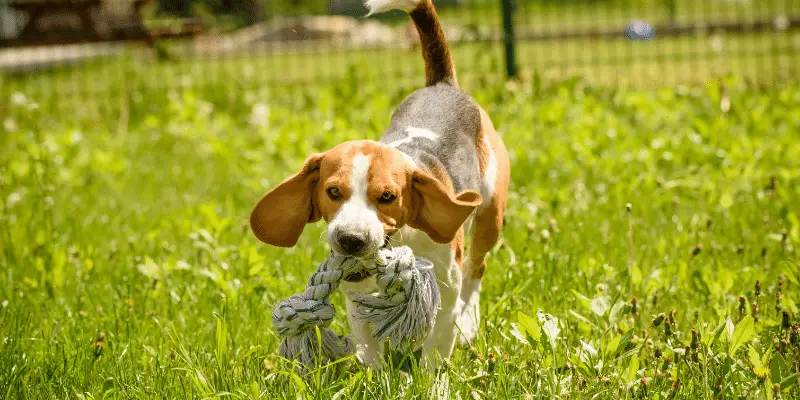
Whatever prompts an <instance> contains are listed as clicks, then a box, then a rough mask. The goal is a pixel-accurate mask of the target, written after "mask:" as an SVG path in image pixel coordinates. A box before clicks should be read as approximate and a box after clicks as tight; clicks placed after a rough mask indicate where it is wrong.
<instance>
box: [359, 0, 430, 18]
mask: <svg viewBox="0 0 800 400" xmlns="http://www.w3.org/2000/svg"><path fill="white" fill-rule="evenodd" d="M420 2H421V1H420V0H366V1H365V2H364V3H365V4H366V6H367V8H368V9H369V14H367V16H370V15H373V14H379V13H383V12H387V11H391V10H402V11H405V12H409V11H411V10H413V9H415V8H417V6H418V5H419V3H420Z"/></svg>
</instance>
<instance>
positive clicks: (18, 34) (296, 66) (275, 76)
mask: <svg viewBox="0 0 800 400" xmlns="http://www.w3.org/2000/svg"><path fill="white" fill-rule="evenodd" d="M435 4H436V5H437V9H438V12H439V15H440V17H441V19H442V21H443V24H444V26H445V32H446V35H447V37H448V39H449V41H450V43H451V47H452V52H453V57H454V58H455V63H456V67H457V69H458V73H459V76H460V77H466V78H465V79H467V80H469V79H476V80H477V81H480V80H481V79H485V78H486V77H504V76H507V75H513V76H517V77H520V78H522V79H539V78H542V77H544V78H552V79H562V78H566V77H570V76H581V77H584V78H586V79H588V80H591V81H594V82H596V83H598V84H608V85H619V84H636V85H647V86H661V85H674V84H682V83H688V82H693V81H702V80H705V79H709V78H715V77H720V76H725V75H729V74H736V75H740V76H742V77H743V78H744V79H749V80H753V81H758V82H762V83H765V84H775V83H780V82H782V81H786V80H794V79H796V78H797V77H798V65H800V62H798V61H800V57H798V54H799V53H800V52H799V51H798V50H800V30H798V29H797V28H798V27H799V26H800V2H798V1H797V0H701V1H696V0H516V1H515V0H436V1H435ZM364 13H365V8H364V7H363V5H362V0H307V1H299V0H279V1H269V0H263V1H259V0H197V1H188V0H187V1H175V0H172V1H167V0H160V1H149V0H112V1H103V0H0V24H1V25H0V35H2V36H0V45H1V46H2V48H0V92H2V93H11V92H14V91H22V92H37V91H40V92H41V91H48V92H51V93H52V95H53V96H67V95H72V96H79V95H80V96H83V97H90V95H99V94H103V93H108V92H110V91H113V90H119V87H120V85H123V86H127V87H130V86H136V85H146V86H148V87H151V88H162V87H163V88H179V87H184V86H187V85H213V84H225V83H226V82H231V81H236V82H239V83H242V84H246V85H250V86H259V85H265V86H273V85H286V84H291V85H294V84H300V85H308V84H320V83H326V82H334V81H338V80H342V79H346V78H347V77H348V76H349V74H350V71H352V70H353V69H354V68H359V67H360V68H365V69H367V70H368V71H369V74H370V76H371V77H373V78H375V79H379V80H388V79H392V80H394V81H408V82H415V83H419V81H420V79H421V76H422V71H423V70H422V68H423V67H422V62H421V60H420V58H419V49H418V48H417V45H418V44H417V37H416V33H415V31H414V30H413V27H412V26H411V25H410V22H409V20H408V18H407V17H406V16H405V15H403V14H402V13H399V12H398V13H390V14H386V15H380V16H373V17H369V18H364ZM0 103H2V101H0Z"/></svg>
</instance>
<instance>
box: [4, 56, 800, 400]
mask: <svg viewBox="0 0 800 400" xmlns="http://www.w3.org/2000/svg"><path fill="white" fill-rule="evenodd" d="M234 65H235V64H231V71H232V72H235V71H237V68H239V67H234ZM165 68H167V67H166V66H165V65H156V66H136V67H134V68H133V69H135V70H137V71H139V73H140V74H139V75H134V76H132V77H131V78H130V79H126V80H119V79H115V78H114V77H113V75H112V76H108V77H104V76H102V75H95V78H93V79H92V84H93V85H97V86H98V87H104V88H108V90H105V89H104V91H103V93H105V94H106V95H107V96H109V97H108V98H107V99H105V98H104V100H103V101H101V102H89V101H85V102H84V101H83V99H85V98H84V97H80V96H81V94H80V92H74V94H73V96H75V97H71V95H69V94H67V93H61V92H59V90H60V88H62V87H66V86H65V85H68V84H69V83H68V82H72V81H71V79H72V78H73V77H74V76H83V75H81V74H84V73H85V72H84V71H82V70H75V71H73V72H70V73H66V74H62V73H52V74H49V75H46V76H37V77H36V78H35V79H31V78H29V79H30V80H29V81H28V82H29V84H24V85H18V86H12V85H17V84H18V83H19V81H18V80H16V79H17V78H15V80H13V81H11V82H10V83H8V85H7V86H5V87H4V89H3V90H2V91H0V93H2V95H0V96H2V97H0V104H2V105H3V106H2V108H0V112H2V115H0V122H2V123H3V129H4V133H3V134H2V136H0V141H2V143H0V149H2V150H0V245H2V249H3V251H2V253H0V398H5V399H27V398H211V397H223V398H224V397H228V398H242V399H244V398H259V397H261V398H266V399H278V398H298V397H300V398H318V399H328V398H347V399H350V398H354V399H355V398H381V399H382V398H432V397H434V395H435V394H436V393H437V392H438V393H443V392H444V393H446V394H444V395H442V397H443V398H489V399H520V398H595V397H596V398H613V399H627V398H710V397H713V396H715V394H716V396H718V397H720V398H740V397H741V398H772V396H773V391H774V385H775V384H776V383H781V384H782V387H781V388H780V389H779V390H778V394H780V396H782V398H785V399H789V398H797V397H798V396H799V395H800V385H798V384H797V375H794V374H796V373H797V361H798V358H800V347H798V346H800V344H798V343H797V334H798V333H800V332H798V331H797V328H795V333H794V334H792V333H790V332H791V328H789V329H786V328H784V327H782V325H781V318H782V317H781V314H780V312H779V311H778V308H777V307H776V306H777V304H776V293H777V292H778V291H779V290H782V292H781V293H782V298H781V302H780V311H785V312H786V313H787V317H788V318H789V321H790V322H791V323H795V324H796V323H798V319H799V318H798V307H797V304H798V302H800V296H798V293H800V291H798V287H799V286H798V285H800V275H799V274H798V270H800V264H799V263H800V260H799V259H798V256H797V246H798V243H800V202H798V201H797V199H798V197H799V196H800V173H799V172H798V171H800V161H798V160H800V140H798V139H800V137H798V132H800V113H798V108H797V104H799V103H800V85H798V84H797V83H791V82H785V83H782V84H775V85H772V86H768V87H763V86H760V85H754V84H748V83H746V81H745V80H743V79H737V78H726V79H722V80H711V81H709V82H707V83H705V84H695V85H676V86H673V87H664V88H660V89H644V90H643V89H635V88H631V87H628V86H624V85H622V86H619V87H613V88H609V87H607V86H601V85H596V84H593V83H592V81H591V80H583V79H578V78H569V79H549V78H546V77H545V78H543V77H541V76H538V77H535V78H532V79H531V80H529V81H523V82H521V83H509V84H505V85H504V84H501V83H500V82H498V81H496V80H493V79H489V78H487V79H466V80H465V87H466V88H467V89H469V90H470V91H471V92H472V93H473V94H474V96H475V97H476V99H477V100H478V101H479V102H480V103H481V104H483V105H484V106H485V108H486V109H487V111H488V112H489V114H490V115H491V116H492V118H493V119H494V121H495V124H496V126H497V127H498V129H499V130H500V132H501V133H502V135H503V137H504V138H505V140H506V143H507V144H508V147H509V150H510V156H511V162H512V168H513V170H512V181H513V182H512V187H511V194H510V202H509V210H508V215H507V225H506V227H505V230H504V233H503V238H502V245H500V246H499V247H498V248H497V249H496V250H495V251H494V252H493V254H492V256H491V258H490V261H489V266H488V270H487V274H486V280H485V285H484V293H483V302H482V307H483V310H482V311H483V315H484V317H485V318H484V320H483V326H482V328H481V330H480V334H479V337H478V340H477V342H476V343H475V345H474V346H473V347H471V348H458V349H457V350H456V351H455V353H454V356H453V358H452V360H451V363H450V365H449V366H448V367H447V368H445V369H444V370H443V371H441V373H440V375H438V376H432V375H426V374H424V373H422V372H420V371H418V370H413V371H412V372H411V374H410V375H405V374H402V373H400V372H398V371H394V370H391V371H383V372H375V371H371V370H365V369H362V368H360V367H358V366H355V365H350V366H347V367H346V368H344V370H341V371H337V370H336V368H320V369H318V370H316V371H315V373H314V374H313V376H312V379H311V380H309V381H308V382H304V381H302V380H299V379H293V378H291V373H290V371H291V368H290V367H289V365H287V364H286V363H285V362H283V361H281V360H279V358H278V357H277V355H276V348H277V345H278V342H279V338H278V337H277V335H276V333H275V332H274V331H273V330H272V329H271V326H270V318H269V315H270V312H271V305H272V304H274V303H275V302H276V301H278V300H281V299H283V298H286V297H287V296H289V295H290V294H292V293H295V292H298V291H300V290H301V289H302V288H303V287H304V285H305V280H306V279H307V277H308V276H310V274H311V273H312V272H313V270H314V268H315V266H316V265H317V263H318V262H320V261H321V260H323V259H324V258H325V256H326V251H327V249H326V245H325V243H324V241H323V240H321V238H320V235H321V233H322V232H323V229H324V226H322V225H321V224H316V225H311V226H309V227H308V228H307V229H306V231H305V233H304V234H303V236H302V237H301V239H300V241H299V243H298V245H297V246H296V247H295V248H292V249H277V248H272V247H269V246H266V245H263V244H261V243H259V242H258V241H257V240H256V239H255V238H254V237H253V235H252V234H251V233H250V231H249V228H248V227H247V225H246V219H247V217H248V215H249V212H250V209H251V207H252V206H253V205H254V203H255V201H256V200H257V199H258V198H259V197H260V196H261V195H262V194H263V193H264V192H265V191H266V190H267V189H268V188H270V187H271V186H273V185H274V184H276V183H277V182H279V181H280V180H282V179H283V178H285V177H286V176H288V175H289V174H291V173H293V172H294V171H296V170H297V169H298V168H299V167H300V165H301V163H302V161H303V159H304V158H305V157H306V156H307V155H308V154H310V153H312V152H314V151H321V150H324V149H327V148H329V147H331V146H333V145H334V144H336V143H339V142H341V141H344V140H348V139H356V138H359V139H360V138H372V139H376V138H378V137H379V134H380V132H381V130H382V129H383V128H384V127H385V126H386V124H387V123H388V118H389V114H390V112H391V111H392V109H393V107H394V106H395V105H396V104H398V103H399V102H400V101H401V100H402V99H403V98H404V97H405V96H406V95H408V94H409V93H410V89H411V87H410V86H408V85H401V84H400V83H397V84H395V82H387V80H386V79H385V78H384V77H382V76H381V75H380V74H379V73H378V72H376V71H369V70H355V71H354V72H352V73H351V74H345V75H343V76H344V78H345V79H342V80H340V81H338V82H337V83H333V84H326V85H313V86H274V87H273V86H267V85H265V84H264V83H265V82H250V81H248V80H246V79H235V78H236V77H235V76H234V75H233V74H232V75H230V76H231V79H230V80H227V81H226V80H225V79H213V80H209V82H207V83H206V84H203V85H192V86H187V87H185V88H179V87H177V86H170V85H164V86H158V85H148V84H146V83H147V82H151V81H155V82H158V81H157V79H162V80H166V79H168V78H169V77H170V76H175V75H180V74H181V72H182V71H183V70H181V69H180V68H181V66H180V64H178V66H176V67H174V68H176V69H177V70H176V71H174V72H173V75H168V73H167V72H165ZM241 68H244V67H241ZM238 70H239V71H240V73H242V72H241V71H242V69H238ZM187 75H188V76H199V75H202V71H198V72H197V75H191V74H188V73H187ZM264 75H265V76H267V75H269V74H268V73H266V72H265V73H264ZM85 76H86V77H87V78H88V77H89V76H91V75H88V74H87V75H85ZM219 77H222V78H224V77H225V75H220V76H219ZM36 79H40V80H38V81H37V80H36ZM416 80H419V79H418V78H417V79H416ZM145 81H147V82H145ZM30 82H42V84H40V85H38V86H34V85H32V84H30ZM265 110H266V112H265ZM626 204H630V205H631V209H630V211H626ZM757 282H760V296H758V297H757V296H756V293H755V287H756V286H755V285H756V284H757ZM779 282H782V286H779V285H780V284H779ZM739 296H744V301H745V304H744V310H743V312H742V311H740V310H739ZM634 298H636V299H637V303H636V307H637V308H636V310H635V311H636V312H634V309H633V308H632V303H633V300H632V299H634ZM334 301H335V304H336V305H337V307H338V308H339V310H340V311H341V310H342V309H343V299H342V297H341V295H340V294H339V295H336V296H335V297H334ZM755 304H757V307H756V306H754V305H755ZM672 310H675V312H676V314H675V315H674V320H673V321H671V324H670V325H669V327H670V331H669V335H667V332H666V331H665V329H666V326H667V325H666V323H665V322H661V323H660V324H658V318H654V317H656V316H658V315H659V314H662V313H663V314H666V315H669V314H670V312H671V311H672ZM537 312H541V313H543V314H542V316H543V318H549V320H550V322H548V323H537V322H536V321H537V320H538V319H537V318H536V313H537ZM545 314H546V316H545ZM654 319H655V320H656V321H655V322H656V323H653V320H654ZM726 319H730V322H728V323H726ZM727 326H730V327H731V330H728V328H727ZM332 327H333V329H334V330H336V331H338V332H345V331H346V330H347V327H346V322H345V321H343V320H341V319H340V320H337V322H335V323H334V324H333V326H332ZM556 328H557V329H556ZM693 329H694V330H695V331H696V332H697V333H698V334H699V339H698V341H697V343H696V346H695V348H692V334H691V332H692V330H693ZM100 332H103V338H102V340H98V335H99V334H100ZM687 346H688V349H687ZM677 382H679V383H677Z"/></svg>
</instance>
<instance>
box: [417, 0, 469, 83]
mask: <svg viewBox="0 0 800 400" xmlns="http://www.w3.org/2000/svg"><path fill="white" fill-rule="evenodd" d="M410 15H411V20H412V21H414V25H415V26H416V27H417V32H418V33H419V37H420V44H421V45H422V58H423V59H424V60H425V84H426V85H427V86H433V85H435V84H437V83H439V82H446V83H448V84H450V85H452V86H456V87H458V80H457V79H456V69H455V66H454V65H453V59H452V58H451V57H450V48H449V47H448V46H447V40H446V39H445V36H444V30H443V29H442V25H441V24H440V23H439V17H438V16H437V15H436V9H435V8H434V6H433V2H432V1H431V0H422V1H421V2H420V3H419V5H418V6H417V8H415V9H414V10H412V11H411V12H410Z"/></svg>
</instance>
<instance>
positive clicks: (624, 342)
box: [613, 329, 633, 357]
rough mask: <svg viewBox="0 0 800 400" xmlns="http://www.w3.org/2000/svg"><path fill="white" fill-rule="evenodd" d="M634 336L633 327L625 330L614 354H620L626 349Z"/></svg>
mask: <svg viewBox="0 0 800 400" xmlns="http://www.w3.org/2000/svg"><path fill="white" fill-rule="evenodd" d="M632 337H633V329H631V330H629V331H627V332H625V333H623V334H622V338H621V339H620V341H619V345H618V346H617V350H616V352H615V353H614V354H613V355H614V356H615V357H616V356H618V355H620V354H621V353H622V352H623V351H625V349H627V348H628V345H629V344H630V343H631V338H632Z"/></svg>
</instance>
